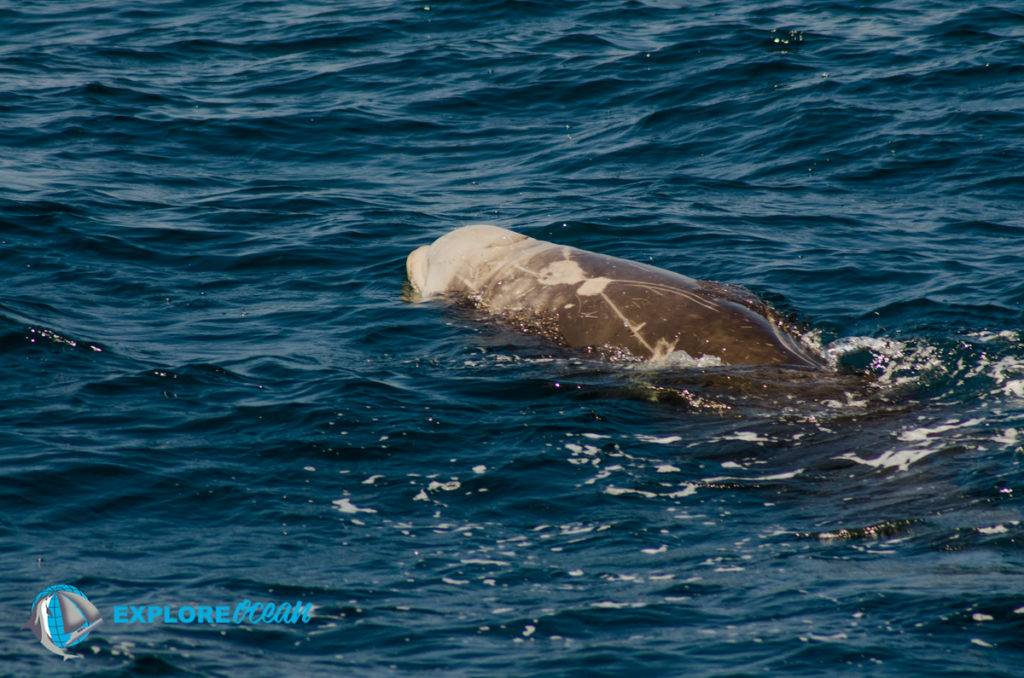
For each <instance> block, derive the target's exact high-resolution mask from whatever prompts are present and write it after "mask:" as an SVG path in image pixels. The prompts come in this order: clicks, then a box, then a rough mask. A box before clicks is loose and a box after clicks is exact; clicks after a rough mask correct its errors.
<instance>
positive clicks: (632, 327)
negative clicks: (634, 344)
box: [601, 292, 654, 354]
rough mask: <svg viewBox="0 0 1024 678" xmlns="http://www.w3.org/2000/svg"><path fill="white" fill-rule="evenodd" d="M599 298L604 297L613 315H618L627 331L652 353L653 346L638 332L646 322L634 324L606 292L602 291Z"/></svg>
mask: <svg viewBox="0 0 1024 678" xmlns="http://www.w3.org/2000/svg"><path fill="white" fill-rule="evenodd" d="M601 298H602V299H604V301H605V303H606V304H608V307H609V308H610V309H612V311H614V312H615V315H617V316H619V318H620V319H621V320H622V322H623V323H625V325H626V327H628V328H629V331H630V332H632V333H633V336H634V337H636V340H637V341H639V342H640V343H641V344H643V346H644V348H646V349H647V350H648V351H650V352H651V353H652V354H653V353H654V347H653V346H651V345H650V344H649V343H648V342H647V340H646V339H644V337H643V335H642V334H640V330H642V329H643V328H644V325H646V324H647V323H641V324H639V325H634V324H633V323H632V321H630V319H629V318H627V317H626V316H625V314H623V312H622V311H620V310H619V307H618V306H616V305H615V303H614V302H613V301H612V300H611V299H609V298H608V295H607V294H605V293H604V292H601Z"/></svg>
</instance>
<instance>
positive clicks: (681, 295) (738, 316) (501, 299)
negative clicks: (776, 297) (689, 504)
mask: <svg viewBox="0 0 1024 678" xmlns="http://www.w3.org/2000/svg"><path fill="white" fill-rule="evenodd" d="M406 272H407V274H408V278H409V282H410V283H411V285H412V287H413V289H414V291H415V292H416V294H417V295H418V298H419V299H420V300H426V299H431V298H434V297H442V298H446V299H449V300H454V301H468V302H470V303H471V304H473V305H474V306H476V307H478V308H480V309H481V310H483V311H485V312H487V313H489V314H492V315H493V316H495V317H497V318H501V319H504V320H506V321H509V322H511V323H512V324H514V325H517V326H518V327H520V328H521V329H523V330H525V331H527V332H532V333H538V334H541V335H544V336H546V337H548V338H550V339H552V340H554V341H556V342H558V343H561V344H563V345H565V346H569V347H575V348H588V349H595V350H612V351H614V350H621V349H625V350H627V351H628V352H629V353H632V354H633V355H635V356H638V357H641V358H648V359H652V360H659V359H662V358H665V357H666V356H668V355H669V354H671V353H673V352H676V351H684V352H686V353H687V354H688V355H689V356H691V357H692V358H701V357H705V356H706V357H710V358H717V359H718V360H720V361H721V363H722V364H727V365H792V366H800V367H808V368H815V369H823V368H825V366H826V362H825V360H824V359H823V358H822V357H821V356H819V355H815V354H814V352H813V351H812V350H811V349H809V348H808V347H806V346H804V345H803V344H802V343H801V342H800V341H799V339H797V338H796V337H795V336H794V335H793V334H791V332H792V330H791V329H790V328H789V326H788V325H787V324H786V323H785V322H784V321H783V319H782V318H781V317H780V315H779V314H778V313H777V312H776V311H775V310H774V309H772V308H771V307H770V306H769V305H768V304H766V303H765V302H763V301H761V300H760V299H758V298H757V297H755V296H754V295H753V294H751V293H750V292H749V291H747V290H746V289H744V288H742V287H738V286H735V285H724V284H721V283H714V282H708V281H703V280H697V279H695V278H691V277H688V276H685V275H681V274H679V273H673V272H671V271H666V270H664V269H660V268H656V267H654V266H648V265H646V264H641V263H637V262H634V261H629V260H627V259H620V258H618V257H613V256H609V255H605V254H597V253H595V252H588V251H586V250H581V249H577V248H575V247H568V246H565V245H557V244H555V243H551V242H546V241H543V240H536V239H534V238H530V237H528V236H525V235H522V234H520V233H516V232H514V231H509V230H507V229H504V228H499V227H497V226H490V225H485V224H477V225H472V226H465V227H462V228H457V229H455V230H453V231H451V232H449V233H447V234H445V235H443V236H441V237H440V238H438V239H437V240H435V241H434V242H433V243H432V244H430V245H424V246H422V247H420V248H418V249H416V250H415V251H413V252H412V253H411V254H410V255H409V256H408V258H407V259H406Z"/></svg>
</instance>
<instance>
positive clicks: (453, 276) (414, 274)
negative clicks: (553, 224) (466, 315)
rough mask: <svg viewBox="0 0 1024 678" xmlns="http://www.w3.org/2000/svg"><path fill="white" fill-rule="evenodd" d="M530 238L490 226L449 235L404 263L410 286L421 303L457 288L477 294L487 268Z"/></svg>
mask: <svg viewBox="0 0 1024 678" xmlns="http://www.w3.org/2000/svg"><path fill="white" fill-rule="evenodd" d="M526 240H530V238H529V237H527V236H525V235H522V234H520V233H515V232H513V231H509V230H507V229H504V228H499V227H498V226H491V225H489V224H474V225H472V226H464V227H462V228H458V229H455V230H454V231H451V232H450V233H446V234H445V235H443V236H441V237H440V238H438V239H437V240H435V241H434V242H433V243H431V244H430V245H424V246H423V247H420V248H418V249H416V250H414V251H413V252H412V254H410V255H409V257H408V258H407V259H406V260H405V271H406V274H407V275H408V277H409V282H410V283H411V284H412V286H413V289H414V290H415V291H416V293H417V294H418V295H419V296H420V298H421V299H429V298H430V297H433V296H437V295H439V294H444V293H445V292H447V291H450V290H452V289H453V288H454V287H455V286H459V287H460V288H462V289H468V290H470V291H472V290H475V289H476V288H477V285H476V283H475V281H478V280H481V279H485V278H486V277H487V274H488V272H489V270H488V267H487V264H488V262H490V261H492V260H494V259H495V258H497V257H500V256H506V255H507V248H508V247H510V246H512V245H516V244H517V243H523V241H526Z"/></svg>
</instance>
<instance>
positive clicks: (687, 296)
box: [617, 280, 718, 311]
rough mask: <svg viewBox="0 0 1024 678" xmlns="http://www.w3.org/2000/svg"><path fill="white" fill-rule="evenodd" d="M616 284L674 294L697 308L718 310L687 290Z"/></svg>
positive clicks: (659, 285)
mask: <svg viewBox="0 0 1024 678" xmlns="http://www.w3.org/2000/svg"><path fill="white" fill-rule="evenodd" d="M617 282H618V283H619V284H621V285H623V286H626V287H641V288H643V289H646V290H652V291H658V292H662V293H663V294H674V295H676V296H679V297H682V298H684V299H686V300H687V301H690V302H692V303H694V304H697V305H698V306H702V307H704V308H706V309H708V310H709V311H717V310H718V307H717V306H715V304H714V303H713V302H711V301H708V300H707V299H705V298H703V297H701V296H700V295H698V294H695V293H693V292H690V291H689V290H683V289H679V288H678V287H670V286H669V285H664V284H662V283H649V282H641V281H639V280H619V281H617Z"/></svg>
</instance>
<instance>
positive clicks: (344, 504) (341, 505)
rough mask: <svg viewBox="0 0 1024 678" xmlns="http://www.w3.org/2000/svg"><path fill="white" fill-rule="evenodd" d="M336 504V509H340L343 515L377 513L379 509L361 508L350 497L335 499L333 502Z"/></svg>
mask: <svg viewBox="0 0 1024 678" xmlns="http://www.w3.org/2000/svg"><path fill="white" fill-rule="evenodd" d="M331 503H332V504H334V508H336V509H338V510H339V511H341V512H342V513H376V512H377V509H372V508H359V507H358V506H356V505H355V504H353V503H352V500H350V499H349V498H348V497H342V498H341V499H335V500H334V501H332V502H331Z"/></svg>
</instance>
